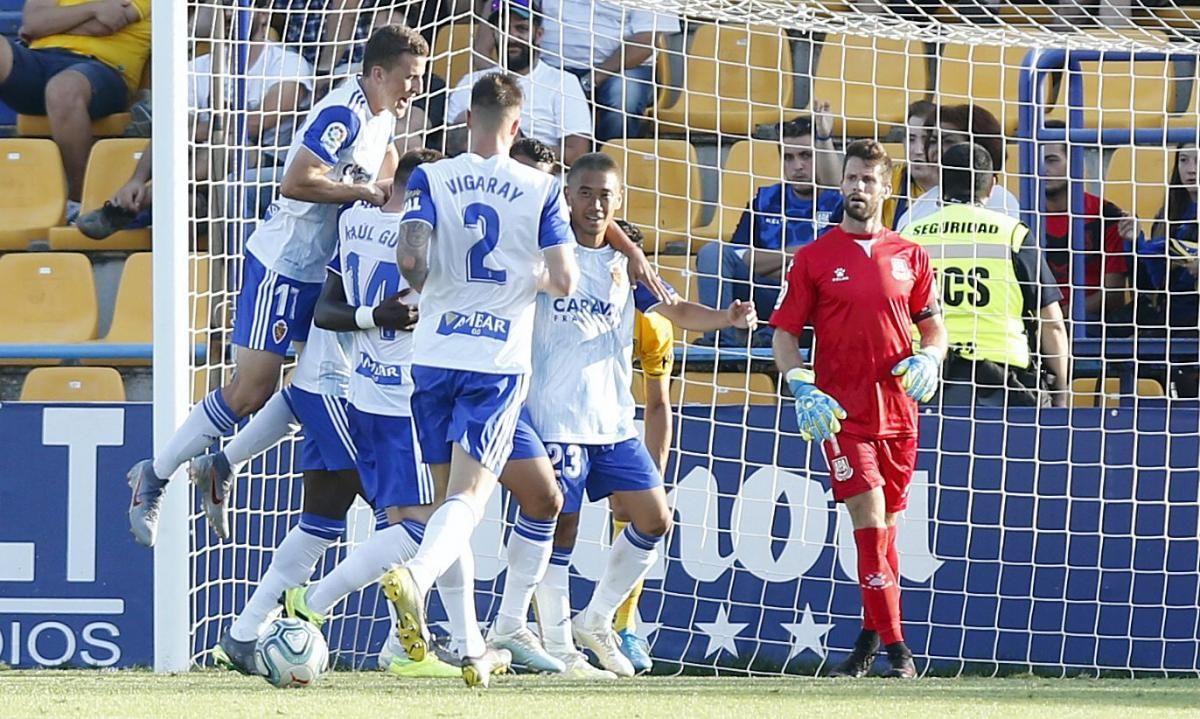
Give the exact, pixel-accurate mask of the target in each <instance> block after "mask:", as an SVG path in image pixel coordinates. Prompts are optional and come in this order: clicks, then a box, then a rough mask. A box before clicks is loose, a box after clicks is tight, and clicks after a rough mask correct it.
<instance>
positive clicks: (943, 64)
mask: <svg viewBox="0 0 1200 719" xmlns="http://www.w3.org/2000/svg"><path fill="white" fill-rule="evenodd" d="M1027 52H1029V49H1028V48H1024V47H1017V46H1009V47H998V46H995V45H960V44H956V43H951V44H947V45H945V46H943V47H942V53H941V56H940V57H939V58H938V73H937V93H936V95H937V100H936V101H937V103H938V104H939V105H962V104H964V103H971V104H974V105H978V106H980V107H982V108H984V109H986V110H987V111H988V112H990V113H992V114H993V115H995V116H996V117H997V118H999V120H1000V122H1001V124H1002V125H1003V126H1004V132H1005V134H1007V135H1012V134H1013V133H1015V132H1016V130H1017V107H1018V103H1017V99H1018V91H1019V81H1020V75H1021V62H1022V61H1023V60H1024V59H1025V54H1026V53H1027Z"/></svg>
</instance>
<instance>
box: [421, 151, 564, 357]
mask: <svg viewBox="0 0 1200 719" xmlns="http://www.w3.org/2000/svg"><path fill="white" fill-rule="evenodd" d="M559 188H560V186H559V183H558V180H557V179H556V178H554V177H552V176H550V175H547V174H546V173H544V172H539V171H538V170H535V169H533V168H531V167H526V166H525V165H522V164H521V163H519V162H516V161H514V160H511V159H509V158H508V156H507V155H497V156H495V157H490V158H483V157H480V156H479V155H474V154H466V155H460V156H458V157H455V158H452V159H448V160H440V161H438V162H433V163H427V164H424V165H421V166H420V167H418V168H416V169H415V170H413V173H412V176H411V177H410V178H409V181H408V194H407V195H406V197H407V205H406V207H405V213H404V221H405V222H410V221H419V222H425V223H428V224H429V225H430V226H432V227H433V240H432V242H431V244H430V248H429V277H428V278H427V279H426V281H425V287H424V288H422V291H421V320H420V322H418V323H417V330H416V333H415V334H416V338H415V339H416V347H415V349H414V357H413V363H414V364H419V365H423V366H429V367H442V368H446V369H457V370H468V371H473V372H485V373H490V374H525V373H528V372H529V371H530V346H531V342H532V337H533V313H534V298H535V296H536V295H537V287H538V278H539V277H540V276H541V273H542V270H543V267H544V263H543V260H542V250H543V249H546V248H548V247H552V246H554V245H562V244H568V243H571V244H573V243H574V242H575V238H574V236H573V235H572V234H571V228H570V224H569V222H568V220H567V210H566V203H565V202H564V200H563V198H562V192H561V190H560V189H559Z"/></svg>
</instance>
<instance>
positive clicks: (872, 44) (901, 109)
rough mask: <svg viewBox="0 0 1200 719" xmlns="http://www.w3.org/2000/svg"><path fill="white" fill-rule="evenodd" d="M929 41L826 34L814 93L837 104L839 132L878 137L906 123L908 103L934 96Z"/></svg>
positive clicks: (834, 108) (834, 104) (815, 75)
mask: <svg viewBox="0 0 1200 719" xmlns="http://www.w3.org/2000/svg"><path fill="white" fill-rule="evenodd" d="M926 60H927V58H926V53H925V45H924V43H921V42H917V41H908V40H889V39H883V38H870V37H866V36H858V35H827V36H826V37H825V41H824V42H822V43H821V55H820V57H819V58H818V59H817V69H816V72H814V73H813V86H812V96H813V97H814V98H818V99H821V100H828V101H829V102H831V103H833V112H834V130H833V132H834V135H838V134H841V133H843V132H844V133H845V135H847V136H849V137H876V136H877V135H883V134H886V132H887V129H886V127H885V128H883V129H880V128H879V126H880V125H883V126H887V125H899V124H903V122H904V120H905V117H904V113H905V111H906V110H907V109H908V105H909V104H910V103H912V102H913V101H915V100H919V99H921V98H923V97H927V96H928V95H929V69H928V67H927V61H926Z"/></svg>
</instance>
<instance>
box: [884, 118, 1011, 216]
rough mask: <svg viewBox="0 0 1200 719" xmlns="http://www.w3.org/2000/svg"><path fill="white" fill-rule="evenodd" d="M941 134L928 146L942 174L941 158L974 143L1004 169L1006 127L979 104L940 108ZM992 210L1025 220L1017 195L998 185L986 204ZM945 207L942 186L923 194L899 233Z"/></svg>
mask: <svg viewBox="0 0 1200 719" xmlns="http://www.w3.org/2000/svg"><path fill="white" fill-rule="evenodd" d="M937 120H938V133H937V135H936V136H935V139H934V140H932V141H930V143H929V144H928V146H927V152H928V153H929V157H928V158H927V160H928V162H929V164H931V165H936V166H937V167H938V168H939V170H938V173H939V175H940V173H941V169H940V168H941V159H942V156H943V155H945V154H946V150H949V149H950V148H951V147H954V146H955V145H961V144H963V143H967V142H973V143H975V144H977V145H979V146H980V147H983V148H984V149H985V150H987V152H988V155H990V156H991V158H992V167H996V168H1003V167H1004V128H1003V126H1001V124H1000V121H999V120H997V119H996V117H995V115H993V114H992V113H990V112H988V111H987V110H985V109H983V108H982V107H979V106H978V105H952V106H943V107H941V108H939V109H938V118H937ZM984 207H986V208H987V209H989V210H995V211H996V212H1000V213H1003V214H1005V215H1008V216H1009V217H1012V218H1014V219H1018V220H1019V219H1021V204H1020V203H1019V202H1018V201H1017V198H1016V197H1015V196H1013V193H1011V192H1009V191H1008V190H1007V189H1006V188H1005V187H1004V185H1002V184H1000V183H999V182H997V183H996V184H995V185H994V186H993V187H992V193H991V194H990V195H988V198H987V202H986V203H985V204H984ZM941 208H942V188H941V185H934V186H933V187H931V188H929V189H928V190H926V191H925V193H924V194H923V195H921V196H920V197H918V198H917V199H916V200H913V203H912V207H910V208H909V209H908V212H906V213H904V215H902V216H901V217H900V219H899V220H897V221H896V232H902V231H903V230H904V228H905V227H908V226H909V225H910V224H912V223H914V222H916V221H918V220H923V219H925V218H926V217H929V216H930V215H932V214H934V213H935V212H937V211H938V210H940V209H941Z"/></svg>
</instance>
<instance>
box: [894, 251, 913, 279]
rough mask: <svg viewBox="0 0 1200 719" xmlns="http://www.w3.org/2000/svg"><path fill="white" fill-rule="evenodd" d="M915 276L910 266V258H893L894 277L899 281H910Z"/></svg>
mask: <svg viewBox="0 0 1200 719" xmlns="http://www.w3.org/2000/svg"><path fill="white" fill-rule="evenodd" d="M912 278H913V274H912V268H910V267H909V266H908V260H906V259H904V258H903V257H893V258H892V279H894V280H897V281H899V282H908V281H909V280H911V279H912Z"/></svg>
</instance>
